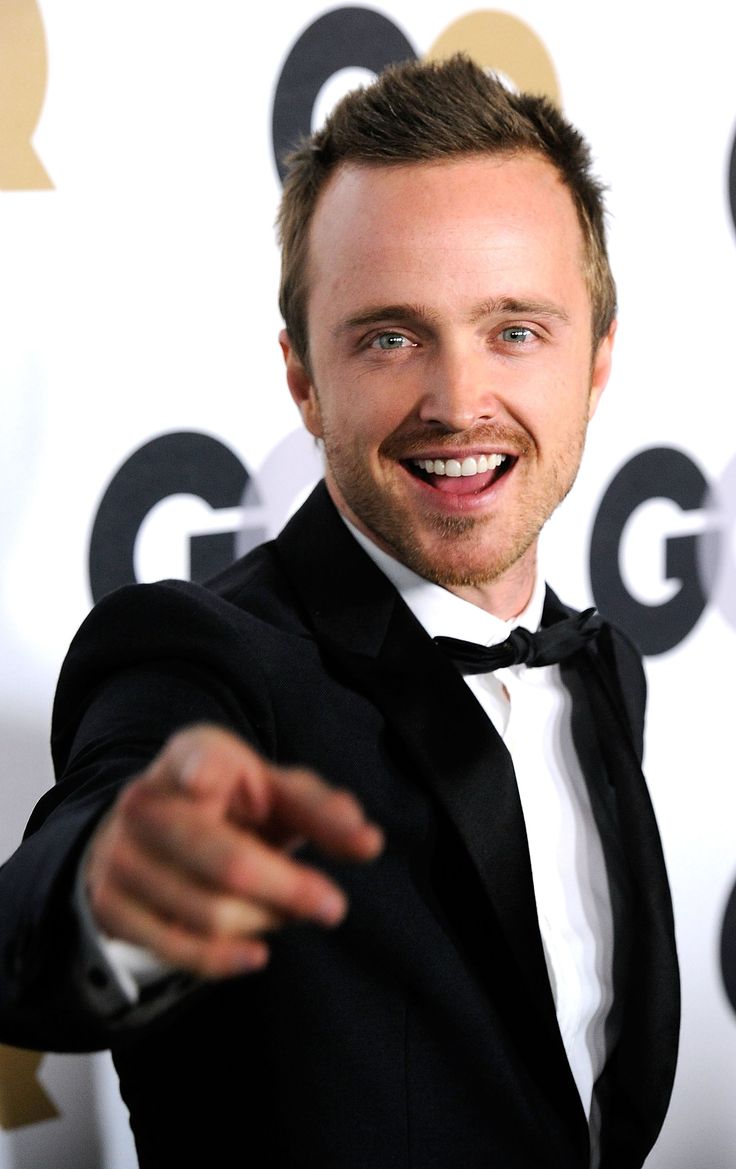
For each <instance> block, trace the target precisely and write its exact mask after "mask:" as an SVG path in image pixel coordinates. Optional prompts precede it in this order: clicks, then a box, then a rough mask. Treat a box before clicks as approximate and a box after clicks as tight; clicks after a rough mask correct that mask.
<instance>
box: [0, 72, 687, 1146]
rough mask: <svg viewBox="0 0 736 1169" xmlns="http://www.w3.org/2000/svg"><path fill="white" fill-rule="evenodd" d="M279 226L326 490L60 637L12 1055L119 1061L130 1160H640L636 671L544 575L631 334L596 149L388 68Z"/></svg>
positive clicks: (667, 1017)
mask: <svg viewBox="0 0 736 1169" xmlns="http://www.w3.org/2000/svg"><path fill="white" fill-rule="evenodd" d="M280 228H281V237H282V244H283V280H282V297H281V306H282V311H283V315H284V320H285V325H286V328H285V330H284V332H283V333H282V336H281V346H282V349H283V352H284V356H285V361H286V373H287V379H288V383H289V387H290V390H291V393H292V395H293V397H294V400H295V402H296V404H297V406H298V408H299V410H300V412H301V415H302V418H303V420H304V423H305V425H306V426H307V428H308V430H309V431H310V432H311V433H312V434H313V435H314V436H315V437H316V438H317V439H319V440H320V442H321V443H322V444H323V447H324V456H325V482H324V484H322V485H320V486H319V487H318V488H317V489H316V491H315V493H314V494H313V495H312V497H311V498H310V499H309V500H308V501H307V503H306V504H305V505H304V507H303V508H302V509H301V510H300V512H299V513H298V514H297V515H296V516H295V517H294V518H293V520H292V521H291V522H290V523H289V524H288V525H287V527H286V528H285V530H284V531H283V533H282V534H281V535H280V536H279V537H278V539H277V540H276V541H275V542H273V543H271V544H267V545H265V546H264V547H263V548H261V549H257V550H256V551H255V552H254V553H252V554H250V555H249V556H248V557H246V558H245V559H244V560H242V561H240V562H238V563H237V564H236V565H234V566H233V567H232V568H231V569H230V570H228V571H227V572H226V573H225V574H224V575H223V576H222V577H221V578H219V579H218V580H217V581H215V582H213V583H212V585H211V587H209V588H207V589H203V588H199V587H197V586H193V585H189V584H186V583H182V582H169V583H168V584H163V585H155V586H136V587H133V588H132V589H125V590H122V591H121V592H119V593H115V594H112V595H111V596H110V597H108V598H107V599H106V600H105V601H103V602H102V604H101V605H100V606H99V607H98V609H97V610H96V611H95V612H94V613H93V614H92V615H91V617H90V618H89V619H88V621H87V622H86V623H85V626H84V627H83V629H82V631H81V632H80V634H79V635H78V637H77V639H76V640H75V642H74V643H73V645H72V648H71V650H70V653H69V656H68V658H67V661H66V663H65V666H64V669H63V671H62V676H61V679H60V684H59V690H58V693H57V699H56V705H55V716H54V753H55V759H56V763H57V767H58V769H59V775H60V779H59V783H58V784H57V786H56V788H55V790H54V791H53V792H51V793H49V794H47V796H46V797H45V798H44V800H42V801H41V804H40V805H39V807H38V808H37V809H36V812H35V813H34V816H33V818H32V821H31V824H30V825H29V830H28V833H27V837H26V840H25V842H24V844H23V846H22V847H21V849H20V850H19V852H18V853H17V854H16V855H15V857H14V858H12V859H11V861H10V862H9V863H8V865H7V866H6V868H5V870H4V873H3V882H4V883H3V885H2V893H3V897H2V899H1V900H2V904H3V909H2V912H3V915H4V926H3V933H2V936H3V937H4V939H5V963H4V984H3V994H2V1004H3V1005H2V1008H1V1010H2V1016H1V1017H2V1020H3V1032H2V1037H3V1038H4V1039H5V1040H6V1041H9V1042H15V1043H21V1044H24V1045H34V1044H37V1045H39V1046H42V1047H48V1046H54V1047H60V1048H66V1049H85V1048H94V1047H102V1046H110V1047H111V1048H112V1050H113V1056H114V1059H115V1062H116V1066H117V1068H118V1071H119V1074H120V1078H121V1088H122V1092H123V1096H124V1098H125V1100H126V1102H127V1104H128V1106H129V1108H130V1112H131V1119H132V1124H133V1129H134V1132H135V1136H136V1141H137V1146H138V1151H139V1157H140V1163H141V1165H143V1166H162V1165H169V1164H171V1165H182V1164H184V1165H188V1164H197V1165H222V1164H231V1163H232V1164H243V1165H258V1166H266V1165H267V1166H279V1167H281V1166H284V1167H286V1169H290V1167H292V1166H294V1167H296V1166H315V1167H317V1166H318V1167H319V1169H327V1167H334V1169H369V1167H370V1169H389V1167H392V1166H402V1167H403V1166H406V1167H408V1166H412V1167H416V1169H449V1167H453V1169H454V1167H455V1166H458V1167H462V1169H474V1167H478V1169H480V1167H481V1166H483V1167H485V1169H487V1167H488V1166H494V1167H498V1169H538V1167H539V1169H541V1167H545V1169H546V1167H550V1169H552V1167H555V1169H576V1167H580V1169H583V1167H587V1166H589V1165H600V1166H601V1169H633V1167H634V1166H641V1165H642V1163H643V1161H644V1159H645V1157H646V1155H647V1153H648V1151H649V1149H650V1148H651V1146H652V1144H653V1142H654V1140H655V1139H656V1136H657V1133H658V1131H659V1128H660V1126H661V1123H662V1120H663V1118H664V1114H665V1111H666V1107H667V1103H668V1099H669V1094H670V1090H671V1084H672V1078H673V1072H674V1063H675V1053H676V1044H677V1028H678V992H677V972H676V959H675V951H674V939H673V927H672V915H671V906H670V901H669V893H668V889H667V881H666V877H665V872H664V865H663V860H662V854H661V849H660V844H659V839H658V835H657V830H656V826H655V823H654V818H653V814H652V810H651V806H650V803H649V800H648V796H647V793H646V788H645V785H644V781H643V778H642V775H641V771H640V767H639V760H640V754H641V744H642V721H643V700H644V683H643V675H642V672H641V666H640V663H639V659H638V657H637V656H636V653H635V651H633V649H632V648H631V647H630V645H629V644H628V642H627V641H626V640H625V639H624V638H623V637H621V636H620V635H619V634H617V633H615V632H614V631H612V630H611V629H610V628H609V627H607V626H605V625H603V626H602V625H601V624H600V622H596V621H592V620H590V619H589V618H587V617H586V618H575V617H574V616H573V615H572V613H571V611H570V610H567V609H566V608H565V607H564V606H562V605H561V604H560V602H559V601H558V600H557V598H556V597H555V596H554V594H553V593H551V591H549V590H548V591H547V592H546V594H545V589H544V585H543V582H541V581H540V580H538V578H537V572H536V547H537V539H538V535H539V532H540V529H541V528H542V526H543V524H544V523H545V521H546V519H547V518H548V516H549V515H550V514H551V512H552V511H553V510H554V508H555V507H556V506H557V504H558V503H559V502H560V500H561V499H562V498H563V497H564V496H565V495H566V493H567V492H568V490H569V489H570V487H571V485H572V483H573V481H574V479H575V475H576V472H577V469H578V465H579V461H580V457H581V454H582V450H583V444H584V439H585V433H586V429H587V425H588V421H589V419H590V417H591V416H592V414H593V412H594V410H595V408H596V405H597V402H598V399H599V397H600V394H601V393H602V391H603V389H604V386H605V384H606V380H607V377H608V373H609V368H610V362H611V348H612V344H613V336H614V329H615V323H614V314H615V294H614V287H613V282H612V279H611V275H610V271H609V267H608V260H607V257H606V251H605V241H604V227H603V209H602V202H601V192H600V188H599V186H598V184H597V183H596V182H595V180H594V179H593V178H592V177H591V175H590V168H589V158H588V152H587V148H586V147H585V144H584V143H583V142H582V140H581V139H580V137H579V136H578V135H577V133H576V132H575V131H574V130H573V129H572V128H571V127H570V126H569V125H567V123H565V121H564V120H563V119H562V117H561V115H560V114H559V113H558V112H557V111H556V110H554V109H553V108H552V107H551V106H549V105H548V104H547V103H546V102H544V101H542V100H541V99H537V98H533V97H529V96H523V95H522V96H515V95H512V94H510V93H508V92H507V91H506V90H505V89H504V88H503V87H502V86H501V85H500V84H498V83H497V82H496V81H495V80H494V79H492V78H490V77H487V76H486V75H485V74H484V73H483V72H482V71H481V70H479V69H477V68H476V67H475V66H473V65H471V63H470V62H468V61H467V60H465V59H463V58H455V59H453V60H451V61H450V62H448V63H445V64H429V65H427V64H419V63H408V64H406V65H403V66H400V67H396V68H394V69H391V70H389V71H387V73H386V74H385V75H383V76H382V77H381V78H380V79H379V80H378V81H377V82H376V83H375V85H374V86H372V87H370V88H369V89H367V90H366V91H364V92H359V93H357V94H355V95H351V96H349V97H348V98H347V99H345V101H344V102H343V103H341V105H340V106H339V107H338V109H337V110H336V111H335V113H334V114H333V115H332V117H331V118H330V119H329V121H328V123H327V125H326V127H325V128H324V129H323V130H322V131H320V132H319V133H317V134H316V135H314V136H313V138H312V139H311V140H310V141H309V142H308V143H306V144H305V145H303V146H302V147H301V148H300V149H299V150H298V151H297V152H296V153H295V155H294V157H293V159H292V166H291V170H290V175H289V177H288V179H287V182H286V185H285V189H284V199H283V205H282V210H281V217H280ZM540 622H541V624H542V625H543V626H544V630H543V633H542V641H541V642H540V646H541V648H535V649H530V646H531V644H532V640H531V637H530V635H529V634H528V633H525V632H515V633H514V632H512V631H513V630H515V629H517V630H518V629H532V630H534V629H536V628H537V627H538V626H539V625H540ZM447 637H450V638H451V639H453V640H451V641H450V642H448V641H446V640H443V639H446V638H447ZM435 638H437V639H438V640H435ZM457 642H460V643H465V644H460V645H458V644H457ZM467 643H471V644H470V646H468V644H467ZM478 643H479V644H481V645H483V646H486V647H487V646H493V645H498V644H502V645H503V646H504V648H503V649H502V650H501V658H500V659H497V658H493V659H492V662H493V664H489V662H488V661H487V660H486V659H485V658H484V659H483V661H481V662H480V664H477V663H476V662H475V659H476V657H477V656H478V654H477V650H476V648H475V647H476V645H477V644H478ZM516 650H519V654H518V655H517V657H514V654H515V652H516ZM535 655H537V656H536V657H535ZM558 657H561V658H564V660H562V661H561V662H560V664H557V659H558ZM454 658H456V659H457V660H458V661H460V665H459V666H458V665H456V664H455V661H454V660H453V659H454ZM527 663H528V664H527ZM376 825H380V826H381V828H380V829H379V828H377V827H376ZM368 862H370V863H368Z"/></svg>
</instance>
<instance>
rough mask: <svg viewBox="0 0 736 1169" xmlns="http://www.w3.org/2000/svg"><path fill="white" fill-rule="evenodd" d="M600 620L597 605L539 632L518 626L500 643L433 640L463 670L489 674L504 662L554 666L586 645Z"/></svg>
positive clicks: (597, 628) (457, 639)
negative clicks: (532, 631)
mask: <svg viewBox="0 0 736 1169" xmlns="http://www.w3.org/2000/svg"><path fill="white" fill-rule="evenodd" d="M601 624H602V622H601V619H600V617H599V616H598V614H597V613H596V611H595V609H586V610H585V612H584V613H579V614H578V615H577V616H576V617H568V618H566V619H565V620H564V621H557V622H556V623H555V624H554V625H547V626H545V627H544V628H542V629H538V630H537V632H536V633H530V632H529V630H528V629H522V628H521V627H520V626H519V627H518V628H516V629H512V631H511V633H510V634H509V636H508V637H507V638H506V640H505V641H502V642H500V643H499V644H498V645H491V646H485V645H476V643H475V642H474V641H461V640H460V639H459V638H456V637H435V638H434V641H435V644H436V645H438V646H440V648H441V649H443V650H444V651H445V653H446V654H447V655H448V656H449V657H451V658H452V660H453V662H454V663H455V665H456V666H457V667H458V669H459V670H460V671H461V672H462V673H463V674H487V673H489V672H490V671H491V670H500V669H503V668H504V667H505V666H518V665H525V666H551V665H554V663H555V662H561V661H562V660H563V658H567V657H569V656H570V654H574V653H575V652H576V650H579V649H582V648H583V646H585V645H587V643H588V642H589V641H590V640H591V638H593V637H595V636H596V634H597V633H598V632H599V630H600V628H601Z"/></svg>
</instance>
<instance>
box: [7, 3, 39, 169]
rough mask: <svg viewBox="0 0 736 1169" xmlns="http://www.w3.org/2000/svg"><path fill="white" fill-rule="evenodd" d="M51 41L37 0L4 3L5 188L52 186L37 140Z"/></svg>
mask: <svg viewBox="0 0 736 1169" xmlns="http://www.w3.org/2000/svg"><path fill="white" fill-rule="evenodd" d="M46 73H47V62H46V38H45V36H44V29H43V21H42V19H41V13H40V12H39V10H38V4H37V3H36V2H35V0H14V2H13V3H12V4H9V3H5V4H2V5H0V189H2V190H4V191H35V190H44V189H48V188H49V187H51V186H52V183H51V180H50V178H49V176H48V175H47V174H46V171H45V169H44V166H43V163H42V162H41V160H40V158H39V157H38V155H37V154H36V151H35V149H34V147H33V143H32V138H33V134H34V131H35V129H36V126H37V124H38V120H39V118H40V116H41V110H42V108H43V100H44V96H45V93H46Z"/></svg>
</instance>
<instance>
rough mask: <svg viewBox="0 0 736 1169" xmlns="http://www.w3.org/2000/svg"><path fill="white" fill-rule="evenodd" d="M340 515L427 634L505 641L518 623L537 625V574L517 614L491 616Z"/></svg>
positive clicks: (540, 591)
mask: <svg viewBox="0 0 736 1169" xmlns="http://www.w3.org/2000/svg"><path fill="white" fill-rule="evenodd" d="M342 519H343V522H344V523H345V524H346V525H347V527H348V529H349V530H350V531H351V532H352V534H353V536H354V537H355V539H356V540H357V541H358V543H359V544H360V546H361V548H362V549H363V550H364V552H365V553H366V554H367V555H368V556H370V558H371V560H372V561H373V563H374V564H375V565H376V566H377V567H378V568H380V569H381V571H382V572H383V573H384V574H385V575H386V576H387V577H388V579H389V580H390V581H391V584H392V585H393V586H394V588H395V589H397V590H398V592H399V593H400V594H401V598H402V600H403V601H404V603H405V604H406V605H407V606H408V607H409V609H411V611H412V613H413V614H414V616H415V617H416V619H417V621H419V623H420V625H423V626H424V628H425V630H426V631H427V633H428V634H429V636H430V637H458V638H461V639H463V640H464V641H474V642H477V643H478V644H479V645H496V644H498V642H501V641H505V640H506V638H507V637H508V635H509V633H510V632H511V630H512V629H514V628H516V626H517V625H523V626H524V628H525V629H529V630H532V631H533V630H536V629H538V628H539V625H540V623H541V620H542V609H543V608H544V596H545V585H544V580H543V579H542V578H541V577H540V576H539V575H538V574H537V577H536V580H535V584H534V588H533V590H532V595H531V598H530V600H529V603H528V604H527V605H526V607H525V608H524V609H522V611H521V613H519V614H518V615H517V616H516V617H512V618H511V619H510V620H509V621H502V620H501V618H500V617H494V615H493V614H492V613H488V612H486V610H485V609H481V608H480V607H479V606H478V605H474V604H472V602H471V601H465V600H463V598H462V597H458V596H456V595H455V593H451V592H449V591H448V590H447V589H445V588H443V587H442V586H441V585H437V584H433V583H432V581H429V580H425V579H424V577H421V576H419V575H418V574H417V573H416V572H413V571H412V569H411V568H407V566H406V565H405V564H402V563H401V561H399V560H396V558H395V557H393V556H389V554H388V553H387V552H384V551H383V549H381V548H378V547H377V545H376V544H374V543H373V541H372V540H370V539H369V538H368V537H367V536H365V535H364V534H363V533H362V532H359V531H358V529H357V528H356V527H355V525H354V524H351V523H350V521H349V520H347V519H345V517H344V516H342Z"/></svg>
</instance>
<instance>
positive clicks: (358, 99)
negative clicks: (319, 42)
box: [277, 54, 616, 364]
mask: <svg viewBox="0 0 736 1169" xmlns="http://www.w3.org/2000/svg"><path fill="white" fill-rule="evenodd" d="M520 151H531V152H535V153H537V154H539V155H541V156H542V157H543V158H546V159H547V160H548V161H549V162H551V163H552V165H553V166H554V167H555V168H556V170H557V171H558V173H559V175H560V176H561V178H562V180H563V182H564V183H565V185H566V186H567V188H568V189H569V191H570V194H571V195H572V198H573V201H574V203H575V207H576V209H577V214H578V219H579V222H580V227H581V230H582V234H583V246H584V276H585V280H586V283H587V286H588V291H589V294H590V300H591V305H592V327H593V341H594V343H595V344H597V343H598V342H599V341H601V340H602V338H603V337H604V336H605V335H606V334H607V332H608V330H609V328H610V325H611V323H612V321H613V319H614V317H615V315H616V286H615V283H614V280H613V275H612V273H611V268H610V264H609V260H608V251H607V247H606V231H605V207H604V202H603V190H604V188H603V186H602V184H601V183H600V182H599V181H598V180H597V179H596V178H595V177H594V175H593V173H592V168H591V156H590V148H589V147H588V144H587V143H586V141H585V139H584V138H583V136H582V135H581V134H580V133H579V132H578V131H577V130H576V129H575V128H574V126H572V125H571V124H570V123H569V122H568V121H567V120H566V119H565V118H564V117H563V115H562V114H561V113H560V111H559V110H558V109H557V107H556V106H555V105H553V104H552V102H550V101H549V100H548V99H547V98H544V97H539V96H536V95H533V94H528V93H513V92H512V91H510V90H509V89H507V88H506V86H505V85H504V84H503V83H502V82H501V81H500V80H499V79H498V78H497V77H495V76H494V75H493V74H490V73H486V72H485V71H484V70H483V69H482V68H480V67H479V66H478V65H476V64H475V63H474V62H473V61H471V60H470V58H468V57H467V56H465V55H464V54H457V55H455V56H453V57H450V58H449V59H447V60H445V61H430V62H421V61H406V62H403V63H401V64H398V65H392V66H389V67H388V68H387V69H386V70H385V71H384V72H383V73H381V74H380V76H379V77H377V78H376V80H375V81H374V82H373V83H372V84H371V85H369V86H367V87H366V88H363V89H358V90H354V91H353V92H351V93H349V94H347V96H346V97H344V98H343V99H342V101H340V102H339V103H338V105H337V106H336V107H335V109H334V110H333V111H332V113H331V114H330V116H329V117H328V118H327V120H326V122H325V124H324V126H323V127H322V128H321V129H320V130H318V131H316V132H315V133H314V134H312V135H310V136H309V137H308V138H306V139H304V141H303V142H302V143H301V144H300V145H299V146H297V148H296V149H295V150H293V151H292V152H291V154H289V155H288V157H287V158H286V160H285V162H286V167H287V170H286V178H285V181H284V189H283V195H282V199H281V206H280V209H279V215H278V221H277V226H278V233H279V242H280V244H281V287H280V293H279V307H280V309H281V314H282V316H283V319H284V323H285V325H286V329H287V332H288V334H289V338H290V340H291V344H292V345H293V347H294V350H295V352H296V354H297V355H298V357H299V358H300V360H301V361H302V362H304V363H305V364H308V355H309V339H308V336H307V298H308V294H309V288H308V279H307V272H308V259H309V256H308V250H309V249H308V241H309V229H310V226H311V222H312V218H313V215H314V211H315V207H316V204H317V200H318V198H319V195H320V192H321V191H322V189H323V187H324V186H325V183H326V182H327V180H328V179H329V177H330V176H331V175H332V174H333V173H334V171H335V170H336V169H337V168H338V167H339V166H340V164H341V163H347V162H350V163H364V164H374V165H384V166H390V165H392V164H396V163H407V162H430V161H439V160H442V159H452V158H459V157H463V156H468V155H473V154H514V153H517V152H520Z"/></svg>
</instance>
